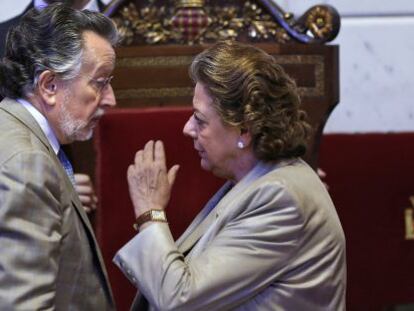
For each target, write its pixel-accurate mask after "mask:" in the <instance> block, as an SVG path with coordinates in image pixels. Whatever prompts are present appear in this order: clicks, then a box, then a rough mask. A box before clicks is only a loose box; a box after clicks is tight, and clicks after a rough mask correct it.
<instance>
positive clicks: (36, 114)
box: [17, 98, 60, 155]
mask: <svg viewBox="0 0 414 311" xmlns="http://www.w3.org/2000/svg"><path fill="white" fill-rule="evenodd" d="M17 101H18V102H19V103H21V104H22V105H23V107H24V108H26V109H27V111H29V113H30V114H31V115H32V117H33V118H34V119H35V120H36V122H37V123H38V124H39V126H40V128H41V129H42V131H43V133H44V134H45V135H46V137H47V140H48V141H49V143H50V145H51V146H52V148H53V151H54V152H55V154H56V155H57V153H58V152H59V149H60V144H59V141H58V140H57V137H56V135H55V133H54V132H53V129H52V128H51V127H50V125H49V122H48V121H47V119H46V118H45V116H44V115H42V114H41V113H40V111H39V110H37V109H36V108H35V107H33V105H32V104H31V103H29V102H28V101H27V100H25V99H23V98H18V99H17Z"/></svg>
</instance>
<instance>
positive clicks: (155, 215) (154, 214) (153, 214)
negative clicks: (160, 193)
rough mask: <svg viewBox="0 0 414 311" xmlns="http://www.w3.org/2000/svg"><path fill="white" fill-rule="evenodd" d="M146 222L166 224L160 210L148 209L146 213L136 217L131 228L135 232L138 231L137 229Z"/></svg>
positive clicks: (163, 214)
mask: <svg viewBox="0 0 414 311" xmlns="http://www.w3.org/2000/svg"><path fill="white" fill-rule="evenodd" d="M148 221H158V222H167V216H166V215H165V211H164V210H160V209H150V210H149V211H146V212H145V213H142V214H141V215H139V216H138V218H137V219H136V220H135V223H134V225H133V227H134V229H135V230H136V231H138V230H139V227H141V225H142V224H144V223H146V222H148Z"/></svg>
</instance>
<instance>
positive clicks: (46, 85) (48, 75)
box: [37, 70, 58, 106]
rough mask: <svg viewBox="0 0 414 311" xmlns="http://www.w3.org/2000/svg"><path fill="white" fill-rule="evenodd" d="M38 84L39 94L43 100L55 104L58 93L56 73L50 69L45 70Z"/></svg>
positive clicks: (50, 104) (48, 103)
mask: <svg viewBox="0 0 414 311" xmlns="http://www.w3.org/2000/svg"><path fill="white" fill-rule="evenodd" d="M37 85H38V92H39V95H40V97H41V98H42V99H43V101H44V102H45V103H46V104H47V105H49V106H54V105H55V104H56V93H57V88H58V85H57V79H56V74H55V73H53V72H52V71H50V70H45V71H43V72H42V73H41V74H40V75H39V80H38V83H37Z"/></svg>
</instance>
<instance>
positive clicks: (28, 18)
mask: <svg viewBox="0 0 414 311" xmlns="http://www.w3.org/2000/svg"><path fill="white" fill-rule="evenodd" d="M85 31H92V32H94V33H96V34H98V35H100V36H101V37H103V38H104V39H106V40H107V41H108V42H109V43H110V44H111V45H113V46H114V45H116V43H117V42H118V33H117V30H116V27H115V26H114V24H113V22H112V21H111V20H110V19H109V18H107V17H105V16H104V15H102V14H100V13H96V12H90V11H78V10H75V9H72V8H70V7H68V6H65V5H63V4H52V5H49V6H48V7H46V8H45V9H43V10H41V11H37V10H36V9H31V10H29V11H28V12H27V13H26V14H25V15H24V16H23V18H22V19H21V21H20V23H19V24H18V25H17V26H16V27H13V28H12V29H10V30H9V32H8V34H7V40H6V52H5V56H4V57H3V59H2V61H1V62H0V94H1V95H3V96H5V97H6V96H7V97H11V98H19V97H24V96H25V95H28V94H30V93H32V92H33V90H34V89H35V87H36V84H37V80H38V77H39V75H40V74H41V73H42V72H43V71H45V70H51V71H53V72H55V73H56V74H58V75H59V77H60V78H61V79H63V80H69V79H72V78H74V77H76V76H77V74H79V71H80V68H81V65H82V52H83V49H84V41H83V40H84V38H83V33H84V32H85Z"/></svg>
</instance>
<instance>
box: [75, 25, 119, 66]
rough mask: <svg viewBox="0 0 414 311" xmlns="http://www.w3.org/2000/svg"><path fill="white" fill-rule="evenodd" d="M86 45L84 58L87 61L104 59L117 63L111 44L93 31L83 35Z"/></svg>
mask: <svg viewBox="0 0 414 311" xmlns="http://www.w3.org/2000/svg"><path fill="white" fill-rule="evenodd" d="M82 37H83V44H84V56H85V58H86V60H93V59H95V58H98V59H100V58H102V59H104V60H105V61H109V62H110V61H113V62H115V51H114V48H113V47H112V45H111V43H110V42H109V41H108V40H107V39H105V38H103V37H102V36H100V35H98V34H97V33H94V32H92V31H85V32H84V33H83V34H82Z"/></svg>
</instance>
